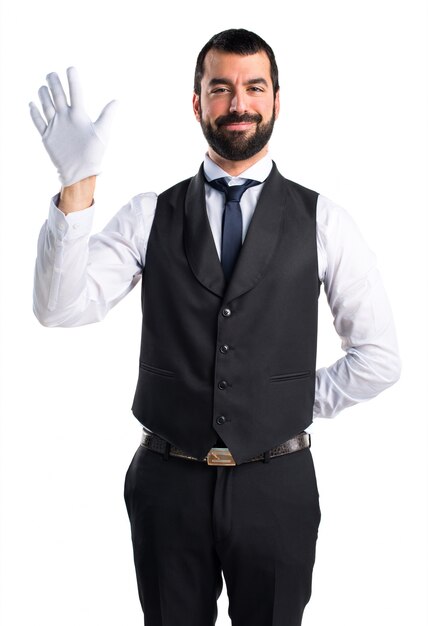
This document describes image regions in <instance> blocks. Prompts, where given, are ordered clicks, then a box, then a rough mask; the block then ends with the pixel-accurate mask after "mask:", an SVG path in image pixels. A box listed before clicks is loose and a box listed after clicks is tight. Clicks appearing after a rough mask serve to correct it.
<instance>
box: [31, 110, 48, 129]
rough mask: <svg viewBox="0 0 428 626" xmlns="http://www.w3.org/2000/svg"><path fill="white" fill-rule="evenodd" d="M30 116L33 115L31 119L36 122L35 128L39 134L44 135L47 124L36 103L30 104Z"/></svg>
mask: <svg viewBox="0 0 428 626" xmlns="http://www.w3.org/2000/svg"><path fill="white" fill-rule="evenodd" d="M30 115H31V119H32V120H33V122H34V125H35V127H36V128H37V130H38V131H39V133H40V134H41V135H43V134H44V132H45V130H46V128H47V124H46V122H45V120H44V119H43V117H42V116H41V113H40V111H39V109H38V108H37V107H36V105H35V104H34V102H30Z"/></svg>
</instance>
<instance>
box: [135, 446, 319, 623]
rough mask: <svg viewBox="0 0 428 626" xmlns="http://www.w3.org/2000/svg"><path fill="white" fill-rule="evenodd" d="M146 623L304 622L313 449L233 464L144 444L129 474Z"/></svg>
mask: <svg viewBox="0 0 428 626" xmlns="http://www.w3.org/2000/svg"><path fill="white" fill-rule="evenodd" d="M125 502H126V506H127V510H128V515H129V519H130V523H131V533H132V543H133V550H134V561H135V568H136V574H137V583H138V591H139V596H140V601H141V605H142V609H143V613H144V624H145V626H212V625H213V624H214V623H215V621H216V619H217V599H218V597H219V596H220V593H221V591H222V582H223V581H222V575H221V573H222V572H223V575H224V580H225V583H226V588H227V594H228V599H229V609H228V611H229V616H230V618H231V621H232V626H300V624H301V622H302V615H303V611H304V608H305V605H306V604H307V602H308V601H309V598H310V595H311V583H312V569H313V565H314V561H315V546H316V540H317V535H318V526H319V522H320V518H321V513H320V508H319V498H318V490H317V484H316V477H315V471H314V466H313V461H312V455H311V452H310V449H309V448H306V449H304V450H300V451H298V452H294V453H292V454H287V455H283V456H280V457H275V458H272V459H270V460H269V461H268V462H267V463H265V462H263V461H256V462H250V463H244V464H242V465H237V466H231V467H216V466H209V465H206V464H205V463H201V462H198V461H192V460H187V459H180V458H177V457H173V456H169V458H167V459H165V458H164V457H163V456H162V455H161V454H159V453H157V452H154V451H152V450H149V449H147V448H143V447H142V446H139V448H138V450H137V451H136V453H135V455H134V457H133V459H132V461H131V464H130V466H129V468H128V471H127V473H126V477H125Z"/></svg>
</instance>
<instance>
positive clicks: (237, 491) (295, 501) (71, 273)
mask: <svg viewBox="0 0 428 626" xmlns="http://www.w3.org/2000/svg"><path fill="white" fill-rule="evenodd" d="M68 80H69V87H70V105H69V104H67V99H66V95H65V93H64V90H63V88H62V86H61V83H60V81H59V79H58V76H57V75H56V74H54V73H52V74H49V75H48V77H47V82H48V86H49V89H48V88H47V87H45V86H44V87H42V88H41V89H40V90H39V96H40V100H41V103H42V107H43V111H44V114H45V118H46V119H44V118H43V117H42V115H41V114H40V113H39V111H38V109H37V107H36V106H35V105H34V104H33V103H31V114H32V118H33V120H34V123H35V125H36V127H37V128H38V130H39V131H40V133H41V134H42V137H43V141H44V144H45V146H46V148H47V150H48V153H49V155H50V156H51V158H52V160H53V162H54V163H55V165H56V166H57V168H58V171H59V175H60V180H61V182H62V189H61V192H60V193H59V194H57V195H56V196H54V197H53V198H52V201H51V207H50V214H49V218H48V220H47V222H46V224H45V225H44V226H43V228H42V231H41V234H40V238H39V246H38V256H37V262H36V272H35V290H34V293H35V297H34V311H35V314H36V316H37V317H38V319H39V320H40V322H41V323H42V324H44V325H47V326H78V325H81V324H87V323H90V322H95V321H99V320H101V319H102V318H103V317H104V316H105V315H106V313H107V312H108V311H109V310H110V308H111V307H112V306H114V305H115V304H117V302H119V300H121V299H122V298H123V297H124V296H125V295H126V294H127V293H129V291H130V290H131V289H132V288H133V287H134V286H135V284H136V283H137V282H138V281H139V279H140V278H142V281H141V283H142V308H143V316H142V338H141V355H140V363H139V377H138V383H137V388H136V392H135V397H134V402H133V406H132V410H133V413H134V415H135V417H136V418H137V419H138V420H139V421H140V422H141V424H142V426H143V432H142V439H141V443H140V445H139V446H138V449H137V451H136V453H135V455H134V457H133V459H132V461H131V464H130V466H129V468H128V471H127V474H126V478H125V501H126V506H127V511H128V514H129V519H130V524H131V533H132V542H133V549H134V560H135V568H136V575H137V582H138V591H139V595H140V600H141V605H142V609H143V612H144V618H145V624H146V626H209V625H213V624H214V623H215V621H216V618H217V600H218V597H219V595H220V593H221V591H222V574H223V575H224V579H225V583H226V586H227V593H228V597H229V615H230V617H231V621H232V624H233V626H299V625H300V624H301V623H302V616H303V611H304V608H305V606H306V604H307V602H308V601H309V598H310V595H311V585H312V572H313V566H314V561H315V547H316V541H317V536H318V527H319V523H320V506H319V494H318V488H317V481H316V476H315V471H314V466H313V461H312V456H311V451H310V425H311V423H312V421H313V419H314V418H318V417H322V416H324V417H333V416H335V415H337V414H338V413H339V412H340V411H342V410H343V409H345V408H346V407H348V406H351V405H352V404H355V403H356V402H360V401H364V400H367V399H369V398H373V397H374V396H376V395H377V394H378V393H380V392H381V391H382V390H384V389H386V388H387V387H389V386H390V385H391V384H393V383H394V382H395V381H396V380H397V379H398V377H399V369H400V365H399V357H398V350H397V344H396V337H395V332H394V325H393V321H392V316H391V312H390V308H389V304H388V300H387V297H386V295H385V293H384V290H383V287H382V282H381V280H380V277H379V273H378V271H377V269H376V265H375V260H374V255H373V254H372V252H371V251H370V250H369V249H368V247H367V245H366V244H365V242H364V240H363V239H362V237H361V235H360V233H359V231H358V229H357V228H356V226H355V224H354V222H353V220H352V219H351V218H350V216H349V215H348V213H347V212H346V211H345V210H344V209H343V208H341V207H340V206H338V205H337V204H335V203H334V202H332V201H331V200H329V199H328V198H326V197H325V196H322V195H321V194H319V193H317V192H315V191H312V190H310V189H307V188H305V187H303V186H302V185H299V184H298V183H296V182H293V181H291V180H288V179H286V178H284V177H283V176H282V175H281V174H280V173H279V171H278V169H277V167H276V165H275V163H274V162H273V161H272V159H271V157H270V156H269V154H268V142H269V139H270V137H271V134H272V131H273V128H274V124H275V120H276V119H277V117H278V114H279V110H280V89H279V82H278V69H277V65H276V61H275V56H274V53H273V51H272V49H271V48H270V46H269V45H268V44H267V43H266V42H265V41H264V40H263V39H261V37H259V36H258V35H256V34H255V33H252V32H249V31H246V30H243V29H238V30H235V29H233V30H227V31H224V32H222V33H219V34H217V35H215V36H214V37H213V38H212V39H211V40H210V41H209V42H208V43H207V44H206V45H205V46H204V48H203V49H202V50H201V52H200V54H199V56H198V59H197V64H196V71H195V82H194V94H193V110H194V114H195V117H196V119H197V121H198V122H199V123H200V125H201V128H202V131H203V133H204V136H205V138H206V140H207V142H208V151H207V154H206V155H205V158H204V161H203V163H202V165H201V167H200V169H199V172H198V173H197V174H196V175H195V176H193V177H191V178H189V179H187V180H185V181H183V182H179V183H178V184H176V185H174V186H173V187H172V188H170V189H168V190H166V191H164V192H163V193H161V194H160V195H156V194H154V193H142V194H139V195H137V196H135V197H133V198H132V199H131V200H130V201H129V202H128V203H127V204H126V205H125V206H124V207H123V208H122V209H121V210H120V211H119V212H118V213H117V214H116V215H115V216H114V218H113V219H112V220H111V221H110V222H109V224H107V226H106V227H105V228H104V230H103V231H102V232H101V233H98V234H95V235H93V236H92V237H90V236H89V234H90V223H91V220H92V214H93V211H94V203H93V196H94V187H95V180H96V175H97V174H98V173H99V171H100V162H101V157H102V154H103V151H104V148H105V144H106V140H107V136H108V132H109V128H110V122H111V117H112V111H113V108H114V106H115V104H114V102H112V103H109V104H108V105H107V106H106V107H105V109H104V110H103V112H102V114H101V115H100V117H99V119H98V120H97V122H95V124H92V122H91V121H90V120H89V118H88V117H87V115H86V113H85V112H84V109H83V105H82V98H81V90H80V86H79V83H78V79H77V73H76V70H75V69H74V68H69V70H68ZM321 284H323V287H324V290H325V292H326V295H327V300H328V302H329V305H330V307H331V310H332V314H333V316H334V320H335V328H336V330H337V333H338V334H339V335H340V337H341V340H342V346H343V347H344V350H345V355H344V356H343V358H341V359H340V360H338V361H337V362H336V363H334V364H332V365H331V366H330V367H326V368H321V369H318V370H316V365H315V363H316V345H317V303H318V296H319V291H320V286H321Z"/></svg>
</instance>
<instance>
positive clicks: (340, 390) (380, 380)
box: [34, 155, 400, 418]
mask: <svg viewBox="0 0 428 626" xmlns="http://www.w3.org/2000/svg"><path fill="white" fill-rule="evenodd" d="M271 167H272V160H271V158H270V157H269V156H268V155H267V156H265V157H264V158H263V159H261V160H260V161H258V162H257V163H256V164H255V165H253V166H252V167H250V168H248V169H247V170H246V171H245V172H243V173H242V174H241V175H240V176H239V177H231V176H229V175H228V174H227V173H226V172H224V171H223V170H222V169H221V168H220V167H218V166H217V165H216V164H215V163H214V162H213V161H212V160H211V159H210V158H209V157H208V155H206V156H205V160H204V169H205V175H206V177H207V179H208V180H211V179H214V178H219V177H226V178H227V179H228V182H229V184H230V185H236V184H241V183H242V182H244V181H243V179H246V178H252V179H254V180H258V181H264V180H265V179H266V178H267V176H268V175H269V172H270V170H271ZM262 187H263V184H261V185H258V186H255V187H251V188H249V189H248V190H247V191H246V192H245V193H244V195H243V197H242V199H241V202H240V204H241V209H242V221H243V239H244V238H245V235H246V233H247V230H248V226H249V224H250V221H251V218H252V216H253V213H254V209H255V207H256V203H257V200H258V197H259V195H260V193H261V190H262ZM205 195H206V205H207V213H208V219H209V223H210V225H211V229H212V234H213V238H214V242H215V245H216V248H217V253H218V255H219V258H220V250H221V220H222V212H223V204H224V199H223V194H222V193H221V192H219V191H217V190H216V189H214V188H212V187H211V186H210V185H208V184H206V185H205ZM57 201H58V194H57V195H56V196H54V197H53V198H52V200H51V204H50V209H49V215H48V219H47V221H46V222H45V224H44V225H43V227H42V229H41V232H40V236H39V240H38V251H37V260H36V267H35V282H34V312H35V315H36V316H37V318H38V320H39V321H40V322H41V323H42V324H43V325H45V326H67V327H70V326H80V325H83V324H89V323H92V322H97V321H99V320H101V319H103V317H104V316H105V315H106V314H107V312H108V311H109V310H110V309H111V308H112V307H113V306H114V305H115V304H117V303H118V302H119V301H120V300H121V299H122V298H123V297H124V296H125V295H126V294H127V293H129V292H130V291H131V289H132V288H133V287H134V286H135V285H136V284H137V282H138V281H139V279H140V278H141V275H142V269H143V267H144V262H145V255H146V248H147V241H148V238H149V235H150V229H151V226H152V222H153V217H154V214H155V211H156V202H157V195H156V194H155V193H142V194H139V195H137V196H134V197H133V198H131V200H130V201H129V202H128V203H127V204H126V205H124V206H123V207H122V208H121V209H120V210H119V211H118V212H117V213H116V215H115V216H114V217H113V218H112V219H111V220H110V221H109V223H108V224H107V226H106V227H105V228H104V229H103V230H102V231H101V232H100V233H97V234H95V235H92V236H90V231H91V226H92V219H93V214H94V210H95V204H93V205H92V206H91V207H89V208H87V209H84V210H82V211H77V212H75V213H69V214H68V215H67V216H65V215H64V213H63V212H62V211H60V210H59V209H58V208H57V206H56V204H55V203H56V202H57ZM316 226H317V252H318V273H319V278H320V280H321V281H322V283H323V287H324V290H325V293H326V296H327V301H328V304H329V307H330V309H331V312H332V315H333V320H334V326H335V329H336V331H337V333H338V335H339V336H340V338H341V344H342V348H343V350H344V351H345V355H344V356H343V357H342V358H341V359H339V360H338V361H337V362H336V363H333V364H332V365H330V366H329V367H323V368H320V369H318V370H317V375H316V386H315V402H314V412H313V415H314V418H315V417H334V416H335V415H337V414H338V413H339V412H340V411H342V410H343V409H345V408H346V407H349V406H351V405H353V404H356V403H357V402H361V401H364V400H368V399H370V398H373V397H375V396H376V395H378V394H379V393H380V392H381V391H382V390H384V389H386V388H387V387H389V386H390V385H392V384H393V383H394V382H396V380H397V379H398V377H399V373H400V359H399V355H398V348H397V340H396V335H395V330H394V323H393V318H392V314H391V310H390V306H389V303H388V299H387V296H386V294H385V291H384V288H383V285H382V281H381V278H380V275H379V272H378V270H377V268H376V259H375V256H374V254H373V253H372V252H371V250H370V249H369V248H368V247H367V244H366V243H365V241H364V239H363V238H362V236H361V234H360V232H359V230H358V228H357V227H356V225H355V223H354V221H353V220H352V218H351V217H350V215H349V214H348V213H347V212H346V211H345V210H344V209H343V208H342V207H340V206H338V205H337V204H335V203H334V202H332V201H331V200H329V199H328V198H326V197H325V196H322V195H319V196H318V200H317V217H316Z"/></svg>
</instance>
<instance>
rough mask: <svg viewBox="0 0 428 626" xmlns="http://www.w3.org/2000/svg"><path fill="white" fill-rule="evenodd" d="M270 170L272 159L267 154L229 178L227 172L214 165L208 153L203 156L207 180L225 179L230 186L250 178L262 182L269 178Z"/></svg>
mask: <svg viewBox="0 0 428 626" xmlns="http://www.w3.org/2000/svg"><path fill="white" fill-rule="evenodd" d="M271 169H272V159H271V158H270V156H269V155H268V154H266V155H265V156H264V157H262V158H261V159H260V161H257V163H254V165H251V166H250V167H249V168H248V169H246V170H245V171H244V172H241V174H239V176H231V175H230V174H228V173H227V172H225V171H224V170H223V169H222V168H221V167H219V166H218V165H217V163H214V161H213V160H212V159H211V158H210V157H209V156H208V153H206V154H205V158H204V172H205V176H206V178H207V180H215V179H216V178H226V180H227V182H228V183H229V184H230V183H232V184H239V183H240V182H241V179H248V178H251V179H252V180H257V181H259V182H263V181H265V180H266V178H267V177H268V176H269V174H270V171H271Z"/></svg>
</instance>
